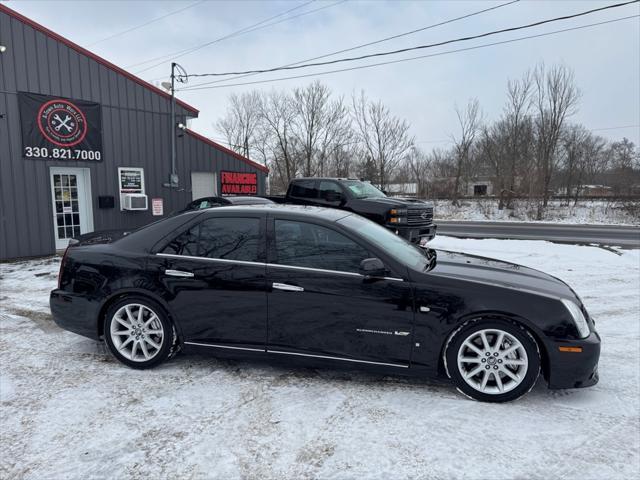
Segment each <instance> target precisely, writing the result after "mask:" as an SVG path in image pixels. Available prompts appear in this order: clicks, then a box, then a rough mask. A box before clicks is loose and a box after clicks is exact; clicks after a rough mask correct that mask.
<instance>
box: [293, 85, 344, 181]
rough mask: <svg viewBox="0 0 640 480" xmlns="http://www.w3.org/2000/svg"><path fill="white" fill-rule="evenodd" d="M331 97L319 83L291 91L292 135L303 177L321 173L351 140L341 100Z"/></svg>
mask: <svg viewBox="0 0 640 480" xmlns="http://www.w3.org/2000/svg"><path fill="white" fill-rule="evenodd" d="M330 97H331V91H330V90H329V88H328V87H327V86H325V85H322V84H321V83H320V82H318V81H316V82H314V83H312V84H310V85H309V86H307V87H306V88H296V89H295V90H294V91H293V98H292V104H293V109H294V112H295V116H294V117H293V122H292V125H291V132H292V136H293V137H294V138H295V139H296V145H298V146H299V148H300V149H301V152H300V155H301V157H302V159H303V172H302V173H303V175H305V176H312V175H318V174H320V175H322V174H324V173H325V170H326V161H327V158H328V157H331V155H332V154H333V153H334V152H335V151H336V149H341V148H342V147H344V145H345V142H346V141H347V140H348V139H350V137H351V135H350V133H351V128H350V119H349V113H348V110H347V108H346V106H345V105H344V101H343V99H342V98H339V99H338V100H336V101H331V99H330Z"/></svg>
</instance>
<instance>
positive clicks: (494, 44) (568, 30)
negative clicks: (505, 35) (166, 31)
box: [176, 15, 640, 92]
mask: <svg viewBox="0 0 640 480" xmlns="http://www.w3.org/2000/svg"><path fill="white" fill-rule="evenodd" d="M638 17H640V15H629V16H627V17H621V18H616V19H613V20H606V21H603V22H597V23H590V24H586V25H580V26H577V27H571V28H565V29H562V30H555V31H552V32H546V33H539V34H537V35H528V36H525V37H519V38H513V39H510V40H503V41H501V42H493V43H485V44H482V45H476V46H473V47H466V48H459V49H456V50H447V51H445V52H438V53H432V54H428V55H420V56H417V57H409V58H402V59H399V60H389V61H386V62H379V63H372V64H369V65H360V66H357V67H349V68H341V69H337V70H328V71H324V72H316V73H308V74H304V75H293V76H290V77H279V78H272V79H269V80H256V81H253V82H239V83H230V84H224V85H212V86H207V87H190V88H189V87H188V88H182V89H176V91H181V92H192V91H196V90H209V89H214V88H225V87H236V86H241V85H255V84H259V83H271V82H279V81H283V80H292V79H296V78H307V77H314V76H320V75H327V74H331V73H339V72H348V71H352V70H360V69H365V68H372V67H378V66H381V65H391V64H395V63H402V62H409V61H412V60H418V59H422V58H430V57H439V56H442V55H448V54H451V53H458V52H465V51H469V50H477V49H480V48H486V47H492V46H496V45H503V44H507V43H513V42H520V41H523V40H527V39H531V38H539V37H546V36H549V35H555V34H558V33H563V32H570V31H573V30H581V29H583V28H589V27H595V26H598V25H605V24H609V23H615V22H620V21H622V20H628V19H630V18H638Z"/></svg>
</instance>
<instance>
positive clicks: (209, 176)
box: [191, 172, 218, 200]
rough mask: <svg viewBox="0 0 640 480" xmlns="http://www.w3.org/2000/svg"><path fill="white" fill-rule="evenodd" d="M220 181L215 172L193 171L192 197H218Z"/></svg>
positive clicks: (193, 198) (195, 198)
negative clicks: (217, 179) (217, 180)
mask: <svg viewBox="0 0 640 480" xmlns="http://www.w3.org/2000/svg"><path fill="white" fill-rule="evenodd" d="M217 196H218V183H217V182H216V174H215V173H214V172H191V199H192V200H197V199H198V198H204V197H217Z"/></svg>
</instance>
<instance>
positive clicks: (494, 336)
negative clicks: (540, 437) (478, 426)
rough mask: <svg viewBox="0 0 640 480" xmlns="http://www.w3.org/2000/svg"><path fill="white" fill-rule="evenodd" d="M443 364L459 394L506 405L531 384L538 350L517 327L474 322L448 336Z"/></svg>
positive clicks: (502, 322) (537, 365) (536, 372)
mask: <svg viewBox="0 0 640 480" xmlns="http://www.w3.org/2000/svg"><path fill="white" fill-rule="evenodd" d="M483 337H484V338H483ZM498 342H500V345H497V343H498ZM487 346H488V348H487ZM444 363H445V369H446V371H447V375H448V376H449V378H451V379H452V380H453V382H454V383H455V385H456V387H457V389H458V390H459V391H460V392H461V393H462V394H464V395H466V396H468V397H470V398H472V399H474V400H478V401H481V402H492V403H501V402H510V401H512V400H516V399H518V398H520V397H521V396H522V395H524V394H526V393H528V392H529V391H530V390H531V389H532V388H533V386H534V385H535V383H536V380H537V379H538V375H539V374H540V351H539V349H538V344H537V342H536V341H535V339H534V338H533V336H532V335H531V334H530V333H529V332H528V331H527V330H525V329H524V328H523V327H521V326H520V325H518V324H516V323H514V322H509V321H505V320H493V319H486V320H485V319H476V320H470V321H468V322H466V323H464V324H463V325H462V326H461V327H460V328H458V330H456V331H455V332H453V334H452V335H451V336H450V337H449V341H448V342H447V345H446V346H445V351H444ZM474 372H475V373H474Z"/></svg>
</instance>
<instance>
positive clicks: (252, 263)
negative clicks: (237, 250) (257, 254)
mask: <svg viewBox="0 0 640 480" xmlns="http://www.w3.org/2000/svg"><path fill="white" fill-rule="evenodd" d="M156 255H158V256H159V257H168V258H187V259H189V260H205V261H207V262H216V263H231V264H238V265H257V266H259V267H264V266H265V265H266V264H265V263H262V262H247V261H246V260H227V259H226V258H209V257H194V256H192V255H174V254H173V253H156Z"/></svg>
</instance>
